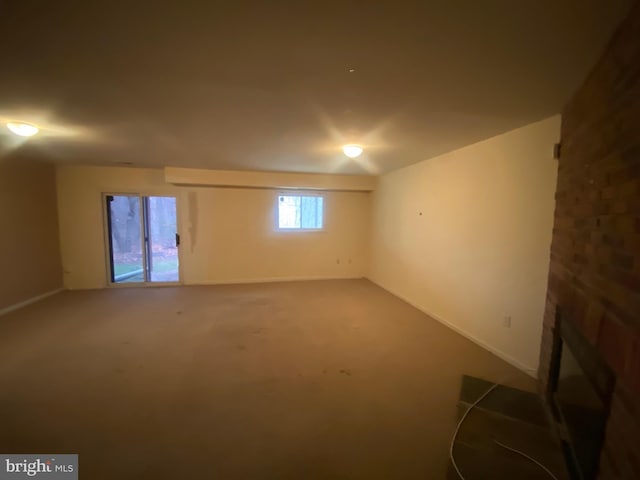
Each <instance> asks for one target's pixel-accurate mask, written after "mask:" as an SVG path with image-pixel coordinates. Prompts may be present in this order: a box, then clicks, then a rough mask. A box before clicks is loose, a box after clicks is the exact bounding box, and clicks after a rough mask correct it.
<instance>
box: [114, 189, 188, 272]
mask: <svg viewBox="0 0 640 480" xmlns="http://www.w3.org/2000/svg"><path fill="white" fill-rule="evenodd" d="M105 209H106V228H107V241H108V261H109V275H110V280H111V283H112V284H123V283H178V282H179V281H180V268H179V266H180V263H179V255H178V246H179V244H180V236H179V235H178V222H177V202H176V198H175V197H166V196H142V195H136V194H122V195H105Z"/></svg>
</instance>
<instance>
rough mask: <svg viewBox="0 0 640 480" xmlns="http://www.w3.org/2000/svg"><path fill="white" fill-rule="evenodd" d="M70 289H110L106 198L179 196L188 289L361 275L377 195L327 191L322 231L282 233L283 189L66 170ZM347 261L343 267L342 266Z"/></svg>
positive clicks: (111, 170) (63, 194)
mask: <svg viewBox="0 0 640 480" xmlns="http://www.w3.org/2000/svg"><path fill="white" fill-rule="evenodd" d="M57 180H58V204H59V216H60V231H61V236H60V238H61V247H62V260H63V267H64V284H65V287H67V288H71V289H78V288H100V287H104V286H106V284H107V270H106V260H105V241H104V228H103V212H102V203H101V202H102V193H103V192H110V193H119V192H121V193H122V192H140V193H142V194H158V195H160V194H175V195H177V196H178V202H179V206H178V214H179V222H180V234H181V237H182V245H181V250H180V260H181V266H182V279H183V282H184V283H185V284H207V283H229V282H247V281H264V280H276V279H282V280H286V279H298V278H305V279H306V278H326V277H331V278H339V277H361V276H364V275H365V274H366V270H367V262H368V258H369V255H368V249H367V245H368V238H369V214H370V194H369V193H356V192H326V193H325V195H326V200H325V202H326V206H325V224H326V228H325V230H324V231H322V232H278V231H277V230H276V229H275V222H276V217H275V206H276V197H277V194H278V191H276V190H269V189H242V188H214V187H182V186H180V187H178V186H174V185H170V184H167V183H165V181H164V172H163V171H162V170H160V169H158V170H153V169H135V168H118V167H87V166H59V167H58V169H57ZM338 262H339V263H338Z"/></svg>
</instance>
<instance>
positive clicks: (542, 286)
mask: <svg viewBox="0 0 640 480" xmlns="http://www.w3.org/2000/svg"><path fill="white" fill-rule="evenodd" d="M559 135H560V117H559V116H555V117H552V118H549V119H546V120H544V121H541V122H538V123H535V124H532V125H528V126H526V127H523V128H520V129H518V130H514V131H512V132H508V133H506V134H503V135H500V136H497V137H494V138H491V139H489V140H486V141H483V142H480V143H477V144H474V145H471V146H468V147H465V148H463V149H460V150H456V151H454V152H451V153H448V154H446V155H442V156H439V157H436V158H433V159H430V160H426V161H423V162H420V163H418V164H415V165H412V166H410V167H407V168H404V169H401V170H397V171H394V172H391V173H389V174H386V175H384V176H382V177H381V178H380V179H379V183H378V189H377V190H376V192H375V193H374V195H373V213H372V246H371V272H370V278H371V279H372V280H373V281H375V282H376V283H378V284H379V285H381V286H382V287H384V288H386V289H387V290H389V291H391V292H393V293H395V294H397V295H398V296H400V297H402V298H404V299H405V300H407V301H409V302H410V303H412V304H414V305H415V306H417V307H418V308H420V309H422V310H424V311H425V312H427V313H429V314H431V315H432V316H433V317H434V318H437V319H439V320H441V321H443V322H445V323H448V324H449V325H450V326H452V327H453V328H454V329H456V330H458V331H459V332H461V333H463V334H465V335H467V336H469V337H470V338H473V339H474V340H475V341H477V342H478V343H481V344H483V345H484V346H485V347H487V348H488V349H490V350H492V351H494V352H495V353H497V354H499V355H500V356H502V357H503V358H505V359H507V360H509V361H511V362H512V363H514V364H516V365H518V366H519V367H520V368H522V369H525V370H527V371H528V372H529V373H531V374H534V372H535V371H536V370H537V364H538V355H539V342H540V333H541V328H542V316H543V311H544V305H545V294H546V282H547V273H548V265H549V248H550V243H551V230H552V225H553V209H554V191H555V186H556V172H557V161H556V160H554V159H553V158H552V152H553V144H554V143H556V142H558V141H559ZM505 316H510V317H511V328H505V327H504V326H503V318H504V317H505Z"/></svg>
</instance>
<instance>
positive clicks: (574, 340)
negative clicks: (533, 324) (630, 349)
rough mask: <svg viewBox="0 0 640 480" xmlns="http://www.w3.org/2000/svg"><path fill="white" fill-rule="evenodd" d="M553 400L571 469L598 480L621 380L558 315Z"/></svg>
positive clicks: (582, 478) (577, 475)
mask: <svg viewBox="0 0 640 480" xmlns="http://www.w3.org/2000/svg"><path fill="white" fill-rule="evenodd" d="M549 380H550V381H549V390H548V401H549V403H550V405H551V411H552V413H553V416H554V418H555V420H556V422H557V425H558V430H559V432H560V436H561V438H562V442H563V448H564V450H565V456H566V459H567V465H568V467H569V470H570V472H571V474H572V476H573V478H574V479H576V480H595V478H596V476H597V473H598V465H599V460H600V451H601V449H602V444H603V441H604V434H605V427H606V423H607V419H608V417H609V408H610V403H611V395H612V393H613V387H614V383H615V377H614V375H613V373H612V372H611V370H610V369H609V367H608V366H607V365H606V364H605V363H604V361H603V359H602V357H601V356H600V354H599V353H598V352H597V350H596V349H595V348H594V347H593V346H592V345H591V344H590V343H589V342H588V341H587V339H586V338H584V337H583V335H582V334H581V333H580V332H579V331H578V329H577V328H576V327H575V326H574V325H573V324H572V323H571V322H570V321H568V320H567V319H563V318H562V315H561V309H560V308H558V309H557V311H556V325H555V329H554V347H553V354H552V359H551V377H550V379H549Z"/></svg>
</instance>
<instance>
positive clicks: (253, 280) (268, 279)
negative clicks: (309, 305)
mask: <svg viewBox="0 0 640 480" xmlns="http://www.w3.org/2000/svg"><path fill="white" fill-rule="evenodd" d="M362 278H365V277H364V276H362V275H359V276H344V277H336V276H326V277H322V276H318V277H313V276H312V277H263V278H249V279H236V280H224V281H215V280H207V281H204V282H193V283H186V282H185V283H183V285H184V286H185V287H188V286H197V285H241V284H247V283H277V282H311V281H314V280H358V279H362Z"/></svg>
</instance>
